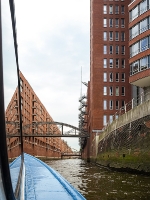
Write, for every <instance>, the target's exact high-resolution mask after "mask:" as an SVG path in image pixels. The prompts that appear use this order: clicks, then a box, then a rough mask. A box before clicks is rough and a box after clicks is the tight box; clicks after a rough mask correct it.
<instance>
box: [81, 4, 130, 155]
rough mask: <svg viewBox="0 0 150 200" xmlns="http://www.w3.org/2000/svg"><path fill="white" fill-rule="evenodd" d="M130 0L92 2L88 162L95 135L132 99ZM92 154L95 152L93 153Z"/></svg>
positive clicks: (88, 97)
mask: <svg viewBox="0 0 150 200" xmlns="http://www.w3.org/2000/svg"><path fill="white" fill-rule="evenodd" d="M130 2H131V1H130V0H91V1H90V3H91V5H90V13H91V14H90V15H91V16H90V81H89V83H88V92H87V111H88V112H87V113H88V114H87V117H85V118H86V121H87V130H88V132H89V133H90V139H88V140H87V143H86V142H85V146H84V150H83V157H85V158H90V156H92V154H93V149H94V148H95V147H92V146H91V141H92V140H93V139H94V137H95V134H96V132H97V133H100V132H101V130H102V129H103V127H104V126H105V125H106V124H107V122H108V121H111V120H112V118H113V116H114V114H115V113H116V112H117V111H118V110H119V108H120V107H123V106H124V105H125V104H126V103H128V102H129V101H130V100H131V98H132V88H131V85H130V83H129V76H130V67H129V47H128V41H129V28H128V23H129V14H128V4H129V3H130ZM116 117H117V116H116ZM94 152H95V151H94Z"/></svg>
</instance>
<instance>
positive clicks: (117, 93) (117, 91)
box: [116, 86, 119, 96]
mask: <svg viewBox="0 0 150 200" xmlns="http://www.w3.org/2000/svg"><path fill="white" fill-rule="evenodd" d="M116 96H119V87H118V86H116Z"/></svg>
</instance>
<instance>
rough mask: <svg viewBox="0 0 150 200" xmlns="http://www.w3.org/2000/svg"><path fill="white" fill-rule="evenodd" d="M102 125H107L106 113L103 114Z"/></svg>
mask: <svg viewBox="0 0 150 200" xmlns="http://www.w3.org/2000/svg"><path fill="white" fill-rule="evenodd" d="M103 125H104V126H106V125H107V116H106V115H104V116H103Z"/></svg>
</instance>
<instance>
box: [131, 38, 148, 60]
mask: <svg viewBox="0 0 150 200" xmlns="http://www.w3.org/2000/svg"><path fill="white" fill-rule="evenodd" d="M149 48H150V36H148V37H145V38H143V39H142V40H139V41H138V42H136V43H134V44H133V45H131V46H130V58H131V57H133V56H135V55H137V54H138V53H140V52H143V51H146V50H147V49H149Z"/></svg>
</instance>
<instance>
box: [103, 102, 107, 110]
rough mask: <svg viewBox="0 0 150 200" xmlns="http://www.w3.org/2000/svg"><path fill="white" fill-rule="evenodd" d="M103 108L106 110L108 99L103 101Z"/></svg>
mask: <svg viewBox="0 0 150 200" xmlns="http://www.w3.org/2000/svg"><path fill="white" fill-rule="evenodd" d="M103 109H104V110H107V100H104V101H103Z"/></svg>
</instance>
